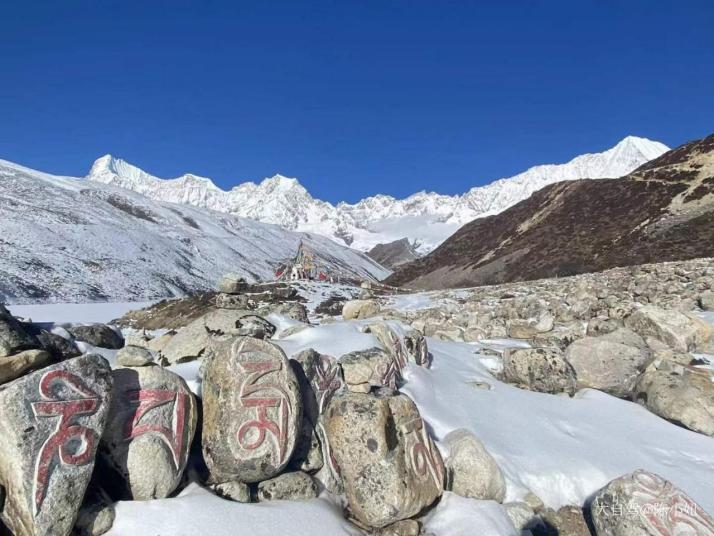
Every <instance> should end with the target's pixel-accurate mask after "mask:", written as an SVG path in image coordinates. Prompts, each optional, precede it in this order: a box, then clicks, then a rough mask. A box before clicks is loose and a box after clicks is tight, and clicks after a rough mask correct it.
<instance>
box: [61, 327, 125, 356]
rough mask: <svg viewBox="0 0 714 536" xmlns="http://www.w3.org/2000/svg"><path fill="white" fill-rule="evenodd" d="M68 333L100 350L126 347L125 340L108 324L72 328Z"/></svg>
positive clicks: (69, 328) (68, 329)
mask: <svg viewBox="0 0 714 536" xmlns="http://www.w3.org/2000/svg"><path fill="white" fill-rule="evenodd" d="M67 331H68V332H69V333H70V335H72V337H74V338H75V339H77V340H78V341H84V342H87V343H89V344H91V345H92V346H98V347H99V348H110V349H112V350H118V349H119V348H121V347H122V346H124V338H123V337H122V336H121V335H120V334H119V333H117V332H116V331H115V330H113V329H112V328H110V327H109V326H107V325H106V324H91V325H89V326H70V327H68V328H67Z"/></svg>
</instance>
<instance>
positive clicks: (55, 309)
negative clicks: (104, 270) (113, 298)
mask: <svg viewBox="0 0 714 536" xmlns="http://www.w3.org/2000/svg"><path fill="white" fill-rule="evenodd" d="M152 303H153V302H105V303H102V302H100V303H41V304H28V305H11V306H9V308H10V310H11V312H12V314H13V315H15V316H20V317H22V318H26V319H31V320H32V321H33V322H59V321H60V320H58V319H61V322H71V323H76V324H83V323H93V322H102V323H107V322H109V321H111V320H114V319H116V318H119V317H120V316H122V315H123V314H124V313H126V312H127V311H134V310H137V309H143V308H144V307H148V306H149V305H151V304H152Z"/></svg>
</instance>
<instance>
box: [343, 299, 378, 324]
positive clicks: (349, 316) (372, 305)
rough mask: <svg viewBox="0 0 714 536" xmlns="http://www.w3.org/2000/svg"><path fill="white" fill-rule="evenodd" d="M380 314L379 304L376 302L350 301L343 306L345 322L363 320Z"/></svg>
mask: <svg viewBox="0 0 714 536" xmlns="http://www.w3.org/2000/svg"><path fill="white" fill-rule="evenodd" d="M377 314H379V303H377V301H376V300H350V301H348V302H345V304H344V305H343V306H342V318H344V319H345V320H361V319H363V318H369V317H370V316H375V315H377Z"/></svg>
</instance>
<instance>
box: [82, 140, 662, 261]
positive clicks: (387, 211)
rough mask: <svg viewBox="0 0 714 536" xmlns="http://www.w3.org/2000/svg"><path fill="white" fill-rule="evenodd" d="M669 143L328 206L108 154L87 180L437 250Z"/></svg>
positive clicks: (303, 227)
mask: <svg viewBox="0 0 714 536" xmlns="http://www.w3.org/2000/svg"><path fill="white" fill-rule="evenodd" d="M668 150H669V148H668V147H667V146H666V145H664V144H662V143H659V142H657V141H652V140H649V139H646V138H640V137H635V136H627V137H626V138H624V139H623V140H622V141H620V142H619V143H618V144H617V145H615V146H614V147H612V148H610V149H608V150H606V151H603V152H600V153H593V154H584V155H580V156H577V157H575V158H573V159H572V160H570V161H569V162H567V163H565V164H551V165H540V166H535V167H532V168H530V169H528V170H527V171H525V172H523V173H520V174H518V175H515V176H513V177H509V178H504V179H499V180H497V181H494V182H492V183H490V184H487V185H486V186H479V187H475V188H472V189H471V190H469V191H468V192H466V193H464V194H463V195H454V196H450V195H442V194H438V193H433V192H424V191H422V192H418V193H415V194H414V195H411V196H409V197H407V198H405V199H395V198H394V197H391V196H388V195H375V196H372V197H367V198H365V199H363V200H361V201H359V202H358V203H355V204H348V203H338V204H337V205H333V204H331V203H328V202H326V201H321V200H319V199H315V198H314V197H312V196H311V195H310V193H309V192H308V191H307V190H306V189H305V188H304V187H303V186H302V185H301V184H300V183H299V182H298V180H297V179H292V178H287V177H284V176H282V175H275V176H274V177H271V178H267V179H265V180H263V181H262V182H260V183H258V184H256V183H254V182H246V183H243V184H239V185H238V186H235V187H234V188H232V189H231V190H228V191H226V190H222V189H220V188H219V187H217V186H216V185H215V184H214V183H213V181H211V180H210V179H208V178H205V177H200V176H197V175H193V174H186V175H182V176H180V177H177V178H175V179H160V178H158V177H155V176H153V175H150V174H149V173H146V172H145V171H143V170H141V169H139V168H138V167H136V166H133V165H131V164H129V163H127V162H125V161H124V160H121V159H119V158H115V157H113V156H111V155H106V156H103V157H101V158H99V159H98V160H97V161H96V162H94V165H93V166H92V168H91V170H90V172H89V174H88V175H87V179H89V180H90V181H93V182H98V183H104V184H109V185H114V186H119V187H121V188H125V189H128V190H133V191H135V192H138V193H140V194H143V195H145V196H147V197H150V198H152V199H156V200H159V201H165V202H170V203H182V204H187V205H194V206H197V207H201V208H209V209H212V210H215V211H219V212H226V213H229V214H234V215H236V216H241V217H244V218H250V219H252V220H257V221H260V222H265V223H273V224H277V225H280V226H281V227H284V228H286V229H289V230H293V231H303V232H310V233H316V234H321V235H324V236H327V237H330V238H332V239H334V240H337V241H338V242H340V243H343V244H345V245H347V246H350V247H352V248H355V249H359V250H362V251H368V250H370V249H372V248H373V247H374V246H376V245H377V244H386V243H390V242H393V241H395V240H400V239H402V238H408V239H409V240H410V242H412V244H414V245H415V248H416V250H417V251H418V252H419V253H420V254H425V253H428V252H429V251H431V250H433V249H434V248H436V247H437V246H438V245H439V244H441V243H442V242H443V241H444V240H446V239H447V238H448V237H449V236H451V235H452V234H453V233H454V232H456V231H457V230H458V229H459V228H460V227H461V226H463V225H464V224H466V223H468V222H470V221H472V220H474V219H476V218H479V217H482V216H489V215H493V214H498V213H500V212H502V211H504V210H506V209H507V208H509V207H511V206H513V205H515V204H516V203H518V202H519V201H522V200H524V199H526V198H528V197H529V196H530V195H531V194H532V193H534V192H535V191H537V190H539V189H541V188H542V187H544V186H546V185H548V184H553V183H556V182H560V181H565V180H574V179H596V178H616V177H621V176H623V175H626V174H628V173H630V172H631V171H633V170H634V169H636V168H637V167H639V166H641V165H642V164H644V163H645V162H648V161H649V160H652V159H654V158H657V157H658V156H660V155H661V154H663V153H664V152H666V151H668Z"/></svg>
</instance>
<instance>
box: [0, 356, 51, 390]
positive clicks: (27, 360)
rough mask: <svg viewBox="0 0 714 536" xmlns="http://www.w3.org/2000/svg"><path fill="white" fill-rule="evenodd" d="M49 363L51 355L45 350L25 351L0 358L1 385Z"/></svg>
mask: <svg viewBox="0 0 714 536" xmlns="http://www.w3.org/2000/svg"><path fill="white" fill-rule="evenodd" d="M49 363H50V354H48V353H47V352H45V351H44V350H25V351H23V352H20V353H17V354H15V355H9V356H5V357H0V385H2V384H3V383H7V382H9V381H12V380H14V379H16V378H19V377H20V376H22V375H23V374H25V373H26V372H27V371H30V370H35V369H39V368H42V367H44V366H46V365H49Z"/></svg>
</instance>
